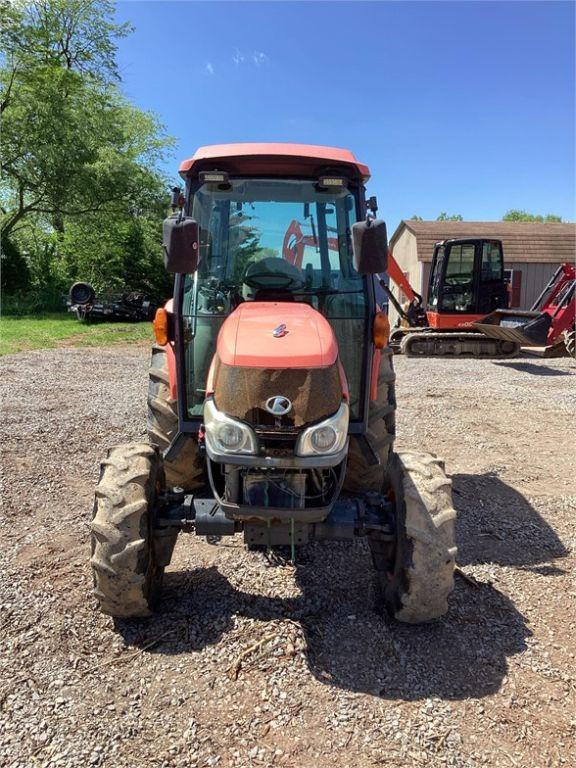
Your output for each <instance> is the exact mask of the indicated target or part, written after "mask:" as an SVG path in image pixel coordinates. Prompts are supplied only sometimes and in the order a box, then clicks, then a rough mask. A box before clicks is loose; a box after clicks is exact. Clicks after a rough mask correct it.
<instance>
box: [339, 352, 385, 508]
mask: <svg viewBox="0 0 576 768" xmlns="http://www.w3.org/2000/svg"><path fill="white" fill-rule="evenodd" d="M393 355H394V351H393V350H392V349H391V348H390V347H385V348H384V349H383V350H382V354H381V358H380V370H379V371H378V388H377V392H376V400H375V401H371V402H370V408H369V412H368V429H367V431H366V435H365V438H366V442H367V443H368V445H369V448H367V447H363V446H362V444H361V442H360V440H359V439H358V438H356V437H354V436H353V435H352V436H351V437H350V443H349V448H348V464H347V467H346V478H345V480H344V490H345V491H348V493H356V494H357V493H366V492H367V491H376V492H377V493H381V492H382V486H383V484H384V473H385V470H386V466H387V464H388V459H389V456H390V455H391V453H392V448H393V445H394V437H395V434H396V389H395V382H396V374H395V373H394V365H393V363H392V358H393ZM367 453H368V454H369V453H373V455H374V456H377V457H378V459H379V461H380V463H379V464H371V463H370V458H369V455H367Z"/></svg>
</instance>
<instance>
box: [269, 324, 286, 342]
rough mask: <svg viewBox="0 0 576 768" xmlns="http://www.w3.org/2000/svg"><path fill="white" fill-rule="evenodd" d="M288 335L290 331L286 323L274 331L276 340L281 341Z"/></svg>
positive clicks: (273, 334)
mask: <svg viewBox="0 0 576 768" xmlns="http://www.w3.org/2000/svg"><path fill="white" fill-rule="evenodd" d="M287 333H288V329H287V328H286V323H281V324H280V325H278V326H276V328H274V330H273V331H272V336H274V338H275V339H280V338H282V336H286V334H287Z"/></svg>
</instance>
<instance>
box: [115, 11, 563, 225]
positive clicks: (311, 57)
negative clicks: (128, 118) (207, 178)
mask: <svg viewBox="0 0 576 768" xmlns="http://www.w3.org/2000/svg"><path fill="white" fill-rule="evenodd" d="M574 7H575V6H574V4H573V3H571V2H310V1H309V2H217V1H216V0H212V1H211V2H191V1H189V2H185V1H181V2H160V1H158V2H139V1H138V0H133V1H131V2H120V3H119V4H118V17H119V19H121V20H129V21H131V22H132V24H133V25H134V26H135V28H136V30H135V32H134V34H132V35H131V36H130V37H128V38H127V39H125V40H123V41H121V43H120V50H119V64H120V71H121V74H122V80H123V90H124V93H125V94H126V96H128V98H130V99H131V100H132V101H133V102H135V103H136V104H137V105H138V106H139V107H141V108H144V109H151V110H154V111H155V112H157V113H158V115H159V116H160V118H161V120H162V121H163V123H164V125H165V126H166V129H167V131H168V133H170V134H171V135H173V136H175V137H176V138H177V142H178V143H177V147H176V150H175V154H174V157H173V158H172V159H171V160H170V162H169V164H168V165H167V170H168V171H170V172H175V171H176V169H177V165H178V163H179V161H180V160H181V159H183V158H185V157H189V156H190V155H192V154H193V152H194V150H195V149H196V148H197V147H198V146H201V145H203V144H217V143H222V142H233V141H290V142H304V143H310V144H328V145H333V146H340V147H347V148H349V149H351V150H352V151H353V152H354V153H355V154H356V156H357V157H358V159H359V160H361V161H362V162H364V163H366V164H368V165H369V166H370V168H371V171H372V181H371V182H370V184H369V191H370V192H371V194H377V195H378V200H379V203H380V213H381V215H382V216H383V218H385V219H386V220H387V222H388V225H389V228H390V231H392V230H393V229H394V228H395V227H396V225H397V224H398V222H399V221H400V219H402V218H409V217H410V216H412V215H413V214H418V215H420V216H422V217H423V218H425V219H426V218H436V216H437V215H438V213H440V212H441V211H447V212H448V213H460V214H462V215H463V216H464V218H465V219H471V220H496V219H500V218H501V217H502V215H503V214H504V213H505V211H506V210H507V209H509V208H523V209H526V210H528V211H530V212H533V213H544V214H545V213H556V214H559V215H561V216H563V217H564V219H569V220H574V219H575V218H576V212H575V154H574V145H575V128H574V116H575V97H574V87H575V82H574V81H575V64H574V57H575V50H574V48H575V46H574V29H575V11H574Z"/></svg>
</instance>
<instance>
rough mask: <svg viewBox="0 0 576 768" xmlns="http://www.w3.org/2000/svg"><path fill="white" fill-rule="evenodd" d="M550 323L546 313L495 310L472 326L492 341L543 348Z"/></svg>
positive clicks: (550, 319)
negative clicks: (499, 340)
mask: <svg viewBox="0 0 576 768" xmlns="http://www.w3.org/2000/svg"><path fill="white" fill-rule="evenodd" d="M551 322H552V318H551V317H550V315H549V314H547V313H546V312H534V311H529V312H522V311H521V312H518V311H516V310H514V309H497V310H496V311H495V312H491V313H490V314H489V315H487V316H486V317H485V318H483V319H482V320H481V321H480V322H479V323H472V326H473V327H474V328H477V329H478V330H479V331H482V333H483V334H485V335H486V336H490V337H491V338H492V339H504V340H506V341H513V342H515V343H516V344H520V346H522V347H544V346H546V342H547V338H548V331H549V329H550V324H551Z"/></svg>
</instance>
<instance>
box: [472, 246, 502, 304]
mask: <svg viewBox="0 0 576 768" xmlns="http://www.w3.org/2000/svg"><path fill="white" fill-rule="evenodd" d="M479 246H480V248H479V251H480V252H479V254H478V257H479V267H480V269H479V275H478V277H479V279H478V312H479V313H480V314H481V315H487V314H488V313H489V312H493V311H494V310H495V309H506V308H507V307H508V302H509V293H508V288H507V286H506V283H505V282H504V256H503V253H502V243H501V242H500V240H481V241H480V242H479Z"/></svg>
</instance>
